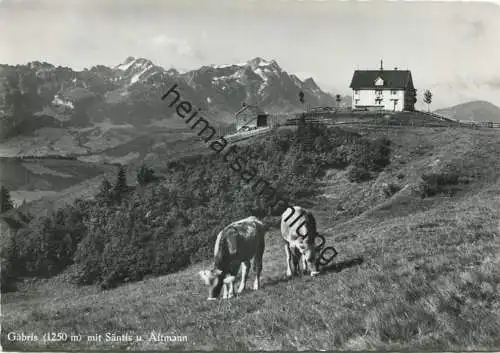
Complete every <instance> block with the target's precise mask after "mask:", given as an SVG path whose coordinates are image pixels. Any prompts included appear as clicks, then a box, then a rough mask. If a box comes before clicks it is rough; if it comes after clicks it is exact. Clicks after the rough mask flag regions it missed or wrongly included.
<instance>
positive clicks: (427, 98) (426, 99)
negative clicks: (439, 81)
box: [424, 90, 432, 112]
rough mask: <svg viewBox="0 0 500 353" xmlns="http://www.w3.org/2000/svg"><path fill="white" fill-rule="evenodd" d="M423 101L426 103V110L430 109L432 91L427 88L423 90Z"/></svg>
mask: <svg viewBox="0 0 500 353" xmlns="http://www.w3.org/2000/svg"><path fill="white" fill-rule="evenodd" d="M424 103H425V104H427V111H428V112H429V111H430V108H429V106H430V104H431V103H432V93H431V91H429V90H426V91H425V92H424Z"/></svg>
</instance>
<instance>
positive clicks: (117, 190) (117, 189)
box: [113, 165, 128, 201]
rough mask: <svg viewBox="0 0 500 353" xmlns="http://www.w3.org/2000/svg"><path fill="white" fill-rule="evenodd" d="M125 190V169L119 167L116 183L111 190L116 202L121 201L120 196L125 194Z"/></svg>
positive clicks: (126, 187)
mask: <svg viewBox="0 0 500 353" xmlns="http://www.w3.org/2000/svg"><path fill="white" fill-rule="evenodd" d="M127 189H128V186H127V176H126V174H125V169H123V166H121V165H120V167H119V169H118V175H117V177H116V183H115V186H114V188H113V194H114V196H115V198H116V200H117V201H119V200H120V199H121V196H122V194H123V193H124V192H126V191H127Z"/></svg>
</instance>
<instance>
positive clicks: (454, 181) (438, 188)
mask: <svg viewBox="0 0 500 353" xmlns="http://www.w3.org/2000/svg"><path fill="white" fill-rule="evenodd" d="M465 182H468V181H467V180H465V179H463V178H461V177H460V175H458V174H457V173H431V174H423V175H422V183H421V185H420V190H421V197H422V198H425V197H430V196H435V195H438V194H446V195H453V194H454V193H455V192H456V191H458V190H459V188H457V187H456V185H458V184H460V183H465Z"/></svg>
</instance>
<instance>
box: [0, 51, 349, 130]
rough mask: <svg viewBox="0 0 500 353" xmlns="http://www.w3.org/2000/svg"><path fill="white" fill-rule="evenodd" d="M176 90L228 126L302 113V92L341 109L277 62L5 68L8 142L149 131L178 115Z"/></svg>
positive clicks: (1, 85) (1, 68)
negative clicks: (68, 130)
mask: <svg viewBox="0 0 500 353" xmlns="http://www.w3.org/2000/svg"><path fill="white" fill-rule="evenodd" d="M174 83H176V84H177V85H178V89H179V91H180V93H181V95H182V97H183V99H185V100H189V101H190V102H191V103H192V104H193V105H194V106H198V107H201V108H202V109H203V110H204V111H205V113H206V114H207V115H209V116H210V118H213V119H215V120H216V121H218V122H225V123H230V122H232V119H233V114H234V113H235V112H236V111H237V110H238V109H240V107H241V105H242V103H243V102H245V103H247V104H258V105H259V106H261V107H262V108H263V109H264V110H266V111H268V112H270V113H274V112H290V111H299V110H303V109H304V108H305V106H304V104H302V103H301V102H300V101H299V96H298V94H299V92H300V91H303V92H304V94H305V96H304V98H305V102H306V104H309V105H310V106H312V107H314V106H318V105H330V106H331V105H334V104H335V98H334V97H333V96H332V95H331V94H329V93H326V92H324V91H323V90H321V88H320V87H318V85H317V84H316V83H315V82H314V80H313V79H312V78H308V79H306V80H304V81H302V80H300V79H299V78H298V77H297V76H296V75H294V74H289V73H287V72H286V71H285V70H283V69H282V68H281V67H280V66H279V65H278V63H277V62H276V61H275V60H270V61H268V60H265V59H263V58H259V57H256V58H254V59H252V60H249V61H247V62H246V63H240V64H234V65H219V66H216V65H212V66H203V67H201V68H199V69H196V70H191V71H188V72H184V73H180V72H179V71H178V70H176V69H173V68H171V69H165V68H163V67H161V66H158V65H155V64H154V63H153V62H151V61H150V60H147V59H144V58H133V57H128V58H127V59H126V60H125V61H124V62H123V63H121V64H119V65H117V66H115V67H107V66H103V65H97V66H93V67H92V68H90V69H84V70H83V71H74V70H72V69H71V68H67V67H61V66H54V65H52V64H49V63H46V62H30V63H28V64H26V65H16V66H10V65H0V104H1V105H0V117H1V122H2V126H1V127H2V129H1V132H2V136H1V138H8V137H10V136H16V135H19V134H26V133H28V134H29V133H31V132H33V131H34V130H36V129H37V128H40V127H43V126H54V127H56V126H57V127H65V126H80V127H85V126H91V125H92V124H93V123H99V122H103V121H106V120H109V121H110V122H112V123H113V124H126V123H128V124H132V125H134V126H138V125H140V126H143V125H147V124H150V123H152V122H155V121H163V120H165V119H168V118H171V117H172V112H170V113H169V112H168V111H167V110H166V107H165V104H164V102H162V101H161V100H160V97H161V95H162V94H163V93H164V92H165V90H166V89H168V88H169V87H171V86H172V85H173V84H174ZM344 102H346V103H348V102H350V99H348V98H347V99H345V100H344Z"/></svg>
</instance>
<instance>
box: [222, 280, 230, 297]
mask: <svg viewBox="0 0 500 353" xmlns="http://www.w3.org/2000/svg"><path fill="white" fill-rule="evenodd" d="M228 286H229V284H227V283H224V284H223V285H222V289H223V293H222V299H227V296H228V293H227V287H228Z"/></svg>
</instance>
